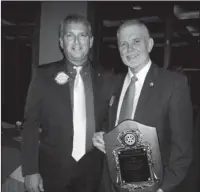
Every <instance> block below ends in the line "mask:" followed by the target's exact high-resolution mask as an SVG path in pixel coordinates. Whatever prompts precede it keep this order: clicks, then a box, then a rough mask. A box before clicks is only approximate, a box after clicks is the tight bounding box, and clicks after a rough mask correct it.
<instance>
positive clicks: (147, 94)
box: [134, 64, 158, 121]
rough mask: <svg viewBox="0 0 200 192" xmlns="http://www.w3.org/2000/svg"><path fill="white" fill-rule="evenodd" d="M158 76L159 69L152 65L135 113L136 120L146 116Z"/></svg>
mask: <svg viewBox="0 0 200 192" xmlns="http://www.w3.org/2000/svg"><path fill="white" fill-rule="evenodd" d="M157 75H158V67H157V66H156V65H154V64H152V65H151V68H150V70H149V72H148V73H147V76H146V79H145V81H144V84H143V87H142V90H141V93H140V97H139V100H138V104H137V107H136V111H135V117H134V120H136V121H137V120H138V119H141V117H142V116H143V115H144V114H145V106H146V103H147V101H148V98H151V96H152V93H153V90H154V86H155V84H156V78H157Z"/></svg>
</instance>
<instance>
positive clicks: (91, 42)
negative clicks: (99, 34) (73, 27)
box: [90, 36, 94, 48]
mask: <svg viewBox="0 0 200 192" xmlns="http://www.w3.org/2000/svg"><path fill="white" fill-rule="evenodd" d="M93 41H94V37H93V36H91V37H90V48H92V45H93Z"/></svg>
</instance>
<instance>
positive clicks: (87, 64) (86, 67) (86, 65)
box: [66, 59, 90, 76]
mask: <svg viewBox="0 0 200 192" xmlns="http://www.w3.org/2000/svg"><path fill="white" fill-rule="evenodd" d="M66 65H67V71H68V73H69V74H70V75H72V76H74V75H76V69H75V66H74V64H72V63H71V62H70V61H69V60H67V59H66ZM89 72H90V62H89V61H86V62H85V63H84V64H83V65H82V70H81V71H80V74H84V75H87V74H89Z"/></svg>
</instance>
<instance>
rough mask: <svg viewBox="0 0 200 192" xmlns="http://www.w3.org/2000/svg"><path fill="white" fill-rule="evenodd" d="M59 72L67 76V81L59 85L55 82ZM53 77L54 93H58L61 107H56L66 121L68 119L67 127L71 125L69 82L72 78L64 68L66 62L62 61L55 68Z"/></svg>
mask: <svg viewBox="0 0 200 192" xmlns="http://www.w3.org/2000/svg"><path fill="white" fill-rule="evenodd" d="M60 72H64V73H66V74H67V75H68V76H69V79H68V81H67V82H66V83H65V84H63V85H60V84H58V83H57V82H56V81H55V78H56V76H57V75H58V73H60ZM53 76H54V79H53V80H54V82H55V83H56V85H55V86H56V87H57V88H56V91H57V93H58V96H59V98H58V99H59V100H60V103H61V106H58V107H59V108H60V109H63V113H64V114H65V115H66V117H67V119H68V123H69V125H73V122H72V98H71V95H72V94H71V93H70V81H72V78H71V77H70V75H69V73H68V70H67V67H66V61H65V60H64V59H63V60H62V61H61V62H60V63H59V64H58V65H57V66H56V69H55V72H53Z"/></svg>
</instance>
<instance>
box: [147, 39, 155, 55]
mask: <svg viewBox="0 0 200 192" xmlns="http://www.w3.org/2000/svg"><path fill="white" fill-rule="evenodd" d="M153 46H154V40H153V39H152V38H149V40H148V52H149V53H150V52H151V50H152V49H153Z"/></svg>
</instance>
